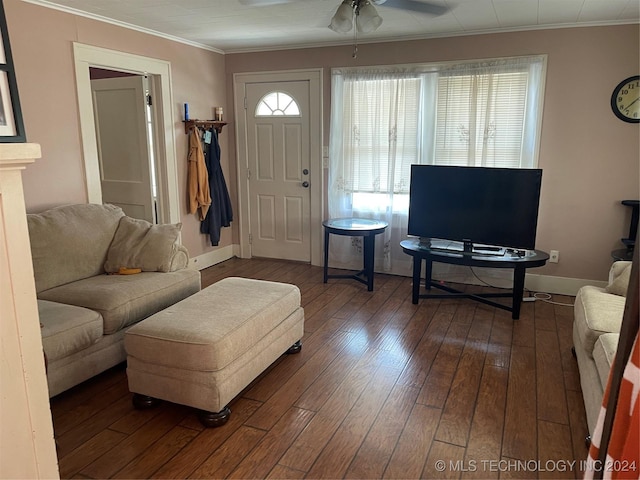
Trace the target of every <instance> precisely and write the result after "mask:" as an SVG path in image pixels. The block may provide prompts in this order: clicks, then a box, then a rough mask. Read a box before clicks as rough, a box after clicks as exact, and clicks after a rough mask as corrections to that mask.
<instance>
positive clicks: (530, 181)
mask: <svg viewBox="0 0 640 480" xmlns="http://www.w3.org/2000/svg"><path fill="white" fill-rule="evenodd" d="M541 185H542V170H541V169H522V168H486V167H456V166H437V165H412V166H411V184H410V193H409V222H408V234H409V235H413V236H417V237H420V238H421V241H422V242H426V241H428V240H427V239H429V240H433V239H438V240H445V241H450V242H449V243H451V241H453V242H459V245H460V244H461V245H463V246H464V250H467V251H469V250H471V249H472V247H475V246H476V245H485V246H496V247H504V248H513V249H521V250H533V249H535V245H536V230H537V226H538V204H539V201H540V187H541ZM439 244H440V246H441V247H442V248H448V247H447V245H448V243H447V242H439ZM434 245H435V244H434ZM452 249H453V250H456V249H458V248H457V247H454V248H452ZM488 250H491V248H489V249H488ZM495 250H496V251H497V250H498V249H495Z"/></svg>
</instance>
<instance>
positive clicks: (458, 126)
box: [433, 71, 529, 168]
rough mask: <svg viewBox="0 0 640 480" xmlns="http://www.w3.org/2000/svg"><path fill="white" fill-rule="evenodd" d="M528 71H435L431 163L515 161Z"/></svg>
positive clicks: (520, 141) (489, 164) (518, 154)
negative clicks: (446, 73)
mask: <svg viewBox="0 0 640 480" xmlns="http://www.w3.org/2000/svg"><path fill="white" fill-rule="evenodd" d="M528 77H529V73H528V72H527V71H524V72H512V73H496V74H479V75H478V74H471V75H464V74H462V75H454V76H440V78H439V79H438V100H437V105H438V106H437V113H436V135H435V158H434V162H433V163H434V164H436V165H467V166H486V167H511V168H517V167H520V166H521V151H522V145H523V136H524V123H525V107H526V102H527V84H528Z"/></svg>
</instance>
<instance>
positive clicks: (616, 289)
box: [605, 264, 631, 297]
mask: <svg viewBox="0 0 640 480" xmlns="http://www.w3.org/2000/svg"><path fill="white" fill-rule="evenodd" d="M630 277H631V264H629V265H627V266H626V267H624V268H623V269H622V272H620V274H619V275H618V276H616V277H615V278H614V279H613V281H612V282H611V283H609V284H608V285H607V286H606V287H605V291H606V292H607V293H613V294H614V295H620V296H623V297H624V296H626V295H627V289H628V288H629V279H630Z"/></svg>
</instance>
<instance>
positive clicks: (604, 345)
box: [593, 333, 620, 390]
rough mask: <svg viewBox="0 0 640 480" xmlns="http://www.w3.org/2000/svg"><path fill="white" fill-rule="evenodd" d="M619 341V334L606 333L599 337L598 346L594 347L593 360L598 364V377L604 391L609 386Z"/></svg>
mask: <svg viewBox="0 0 640 480" xmlns="http://www.w3.org/2000/svg"><path fill="white" fill-rule="evenodd" d="M619 339H620V334H618V333H604V334H602V335H600V336H599V337H598V340H596V344H595V346H594V347H593V359H594V360H595V362H596V368H597V369H598V376H599V377H600V385H602V389H603V390H604V389H605V388H606V386H607V381H608V379H609V370H611V365H612V364H613V359H614V358H615V356H616V350H617V349H618V340H619Z"/></svg>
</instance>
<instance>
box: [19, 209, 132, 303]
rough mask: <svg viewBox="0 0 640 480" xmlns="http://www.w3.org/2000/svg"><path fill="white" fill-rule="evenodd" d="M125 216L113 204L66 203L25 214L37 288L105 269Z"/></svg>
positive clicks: (93, 273)
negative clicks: (121, 221) (118, 229)
mask: <svg viewBox="0 0 640 480" xmlns="http://www.w3.org/2000/svg"><path fill="white" fill-rule="evenodd" d="M123 215H124V213H123V211H122V209H121V208H120V207H116V206H114V205H94V204H80V205H66V206H63V207H57V208H52V209H51V210H47V211H46V212H44V213H41V214H28V215H27V224H28V226H29V238H30V241H31V257H32V258H33V273H34V275H35V281H36V291H37V292H41V291H43V290H48V289H50V288H54V287H57V286H59V285H64V284H65V283H69V282H74V281H76V280H81V279H83V278H88V277H92V276H94V275H98V274H100V273H103V272H104V262H105V259H106V258H107V251H108V250H109V245H110V244H111V241H112V240H113V236H114V234H115V232H116V228H117V227H118V222H119V221H120V217H122V216H123Z"/></svg>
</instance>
